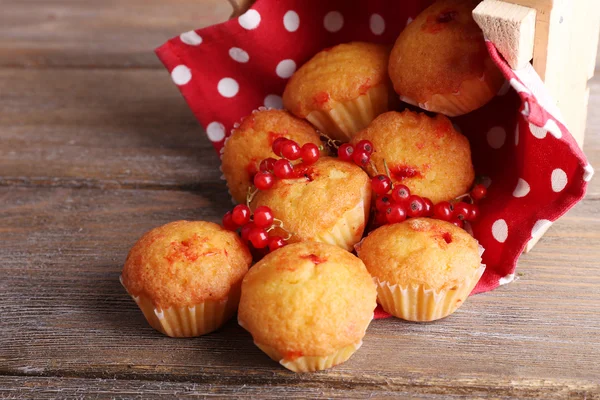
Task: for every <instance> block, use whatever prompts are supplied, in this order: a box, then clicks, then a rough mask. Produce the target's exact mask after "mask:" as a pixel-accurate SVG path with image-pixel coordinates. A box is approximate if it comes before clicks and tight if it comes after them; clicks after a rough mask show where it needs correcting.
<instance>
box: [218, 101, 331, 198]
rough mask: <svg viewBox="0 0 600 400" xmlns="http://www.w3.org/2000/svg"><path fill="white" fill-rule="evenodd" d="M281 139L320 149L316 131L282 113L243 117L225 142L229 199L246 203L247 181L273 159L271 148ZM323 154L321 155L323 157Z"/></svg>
mask: <svg viewBox="0 0 600 400" xmlns="http://www.w3.org/2000/svg"><path fill="white" fill-rule="evenodd" d="M280 137H285V138H288V139H292V140H294V141H296V142H297V143H298V144H299V145H300V146H302V145H304V144H306V143H314V144H316V145H319V146H320V145H322V142H321V139H320V138H319V134H318V133H317V131H316V130H315V129H314V128H313V127H312V125H310V124H309V123H308V122H306V121H303V120H301V119H298V118H296V117H294V116H293V115H291V114H290V113H288V112H287V111H284V110H264V111H257V112H254V113H252V114H250V115H248V116H247V117H245V118H244V119H243V120H242V122H241V123H240V126H239V127H238V128H237V129H234V130H233V133H232V134H231V136H230V137H229V138H228V139H227V141H226V142H225V147H224V151H223V158H222V165H221V168H222V170H223V174H224V175H225V179H227V186H228V187H229V191H230V192H231V195H232V196H233V198H234V199H235V201H237V202H238V203H244V202H245V201H246V195H247V193H248V188H249V187H250V185H251V184H252V181H251V179H252V178H253V177H254V174H256V172H258V170H259V165H260V162H261V161H262V160H264V159H265V158H268V157H273V158H279V157H277V156H275V153H273V150H272V148H271V146H272V145H273V142H274V141H275V139H277V138H280ZM323 154H325V153H323Z"/></svg>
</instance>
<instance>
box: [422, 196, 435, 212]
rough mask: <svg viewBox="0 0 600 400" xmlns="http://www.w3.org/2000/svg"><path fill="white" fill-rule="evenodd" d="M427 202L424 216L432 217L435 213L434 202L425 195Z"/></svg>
mask: <svg viewBox="0 0 600 400" xmlns="http://www.w3.org/2000/svg"><path fill="white" fill-rule="evenodd" d="M423 202H424V203H425V210H424V211H423V216H424V217H431V216H432V215H433V202H432V201H431V200H430V199H428V198H427V197H423Z"/></svg>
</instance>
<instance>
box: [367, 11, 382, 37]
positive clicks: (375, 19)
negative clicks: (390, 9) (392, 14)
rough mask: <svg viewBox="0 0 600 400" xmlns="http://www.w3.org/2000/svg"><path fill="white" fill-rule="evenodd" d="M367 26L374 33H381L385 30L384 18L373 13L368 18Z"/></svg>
mask: <svg viewBox="0 0 600 400" xmlns="http://www.w3.org/2000/svg"><path fill="white" fill-rule="evenodd" d="M369 27H370V28H371V32H373V33H374V34H375V35H381V34H382V33H383V32H384V31H385V20H384V19H383V17H382V16H381V15H379V14H373V15H371V18H370V19H369Z"/></svg>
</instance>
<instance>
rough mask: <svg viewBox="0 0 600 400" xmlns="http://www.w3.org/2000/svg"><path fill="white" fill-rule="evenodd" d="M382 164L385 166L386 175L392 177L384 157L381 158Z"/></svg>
mask: <svg viewBox="0 0 600 400" xmlns="http://www.w3.org/2000/svg"><path fill="white" fill-rule="evenodd" d="M383 166H384V167H385V173H386V175H387V176H388V178H390V179H391V178H392V176H391V175H390V169H389V168H388V165H387V162H386V161H385V158H384V159H383Z"/></svg>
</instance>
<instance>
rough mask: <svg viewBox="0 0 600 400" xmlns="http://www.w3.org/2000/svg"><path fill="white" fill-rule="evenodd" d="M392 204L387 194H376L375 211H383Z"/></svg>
mask: <svg viewBox="0 0 600 400" xmlns="http://www.w3.org/2000/svg"><path fill="white" fill-rule="evenodd" d="M391 205H392V202H391V201H390V197H389V196H377V200H375V208H376V209H377V211H379V212H382V213H385V211H386V210H387V209H388V208H389V206H391Z"/></svg>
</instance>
